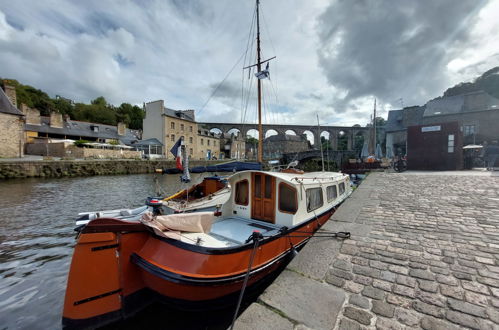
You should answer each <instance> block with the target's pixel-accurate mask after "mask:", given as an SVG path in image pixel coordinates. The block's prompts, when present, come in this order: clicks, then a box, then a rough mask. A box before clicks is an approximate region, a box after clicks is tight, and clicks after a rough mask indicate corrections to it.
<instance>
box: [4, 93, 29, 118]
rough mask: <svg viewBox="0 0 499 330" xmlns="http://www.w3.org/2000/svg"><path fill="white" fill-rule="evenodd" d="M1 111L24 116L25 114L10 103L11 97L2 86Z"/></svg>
mask: <svg viewBox="0 0 499 330" xmlns="http://www.w3.org/2000/svg"><path fill="white" fill-rule="evenodd" d="M0 112H1V113H7V114H9V115H16V116H24V114H23V113H22V112H21V111H19V109H17V108H16V107H15V106H14V105H12V103H10V100H9V98H8V97H7V95H5V92H4V91H3V89H1V88H0Z"/></svg>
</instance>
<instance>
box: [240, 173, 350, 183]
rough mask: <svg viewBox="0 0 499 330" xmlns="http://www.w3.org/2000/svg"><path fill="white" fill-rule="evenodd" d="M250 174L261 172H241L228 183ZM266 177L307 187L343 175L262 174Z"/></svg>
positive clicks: (334, 179)
mask: <svg viewBox="0 0 499 330" xmlns="http://www.w3.org/2000/svg"><path fill="white" fill-rule="evenodd" d="M250 172H262V171H242V172H239V173H236V174H234V175H232V176H231V177H230V181H232V182H234V181H235V180H237V179H238V178H239V177H240V176H244V175H245V174H247V173H250ZM263 173H265V174H267V175H271V176H273V177H276V178H278V179H281V180H283V181H287V182H288V183H289V184H292V185H302V184H303V185H308V184H315V185H317V183H320V182H322V183H326V182H327V181H331V182H332V181H337V180H340V179H342V178H343V177H344V176H345V174H342V173H338V172H306V173H303V174H298V173H283V172H263Z"/></svg>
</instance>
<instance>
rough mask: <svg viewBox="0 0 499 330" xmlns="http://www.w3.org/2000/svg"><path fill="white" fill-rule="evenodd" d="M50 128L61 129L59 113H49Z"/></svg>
mask: <svg viewBox="0 0 499 330" xmlns="http://www.w3.org/2000/svg"><path fill="white" fill-rule="evenodd" d="M50 127H54V128H63V127H64V126H63V125H62V114H60V113H59V112H55V111H54V112H51V113H50Z"/></svg>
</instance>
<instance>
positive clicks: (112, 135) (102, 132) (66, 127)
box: [25, 117, 138, 144]
mask: <svg viewBox="0 0 499 330" xmlns="http://www.w3.org/2000/svg"><path fill="white" fill-rule="evenodd" d="M40 121H41V125H31V124H26V126H25V129H26V130H27V131H33V132H39V133H48V134H59V135H66V136H67V135H72V136H81V137H82V138H96V139H97V138H98V139H116V140H120V141H121V140H123V141H124V142H126V144H128V142H131V141H133V140H138V138H137V136H136V135H135V134H134V131H133V130H130V129H128V128H127V129H125V135H118V128H117V127H116V126H112V125H104V124H96V123H89V122H84V121H76V120H67V121H64V122H63V127H62V128H57V127H50V118H49V117H40ZM94 127H98V131H97V132H94V130H93V128H94Z"/></svg>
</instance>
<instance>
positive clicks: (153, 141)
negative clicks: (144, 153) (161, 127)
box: [133, 138, 163, 146]
mask: <svg viewBox="0 0 499 330" xmlns="http://www.w3.org/2000/svg"><path fill="white" fill-rule="evenodd" d="M133 145H134V146H149V145H151V146H162V145H163V143H161V142H159V140H158V139H155V138H151V139H147V140H140V141H137V142H136V143H134V144H133Z"/></svg>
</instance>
